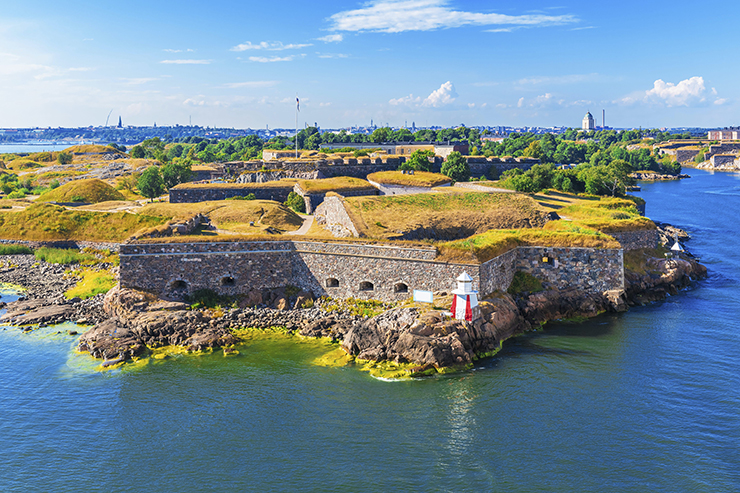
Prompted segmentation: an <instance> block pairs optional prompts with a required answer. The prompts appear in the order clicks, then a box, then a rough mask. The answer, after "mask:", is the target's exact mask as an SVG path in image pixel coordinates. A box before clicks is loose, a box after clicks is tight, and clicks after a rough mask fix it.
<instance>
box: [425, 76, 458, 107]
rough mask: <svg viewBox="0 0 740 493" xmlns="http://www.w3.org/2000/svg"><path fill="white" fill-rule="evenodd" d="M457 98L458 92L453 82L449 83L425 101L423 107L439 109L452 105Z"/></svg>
mask: <svg viewBox="0 0 740 493" xmlns="http://www.w3.org/2000/svg"><path fill="white" fill-rule="evenodd" d="M456 97H457V92H455V86H453V85H452V82H450V81H447V82H445V83H444V84H442V85H441V86H439V89H437V90H436V91H433V92H432V93H431V94H430V95H429V97H427V98H426V99H425V100H424V102H423V103H422V106H432V107H434V108H439V107H440V106H444V105H447V104H450V103H452V102H453V101H455V98H456Z"/></svg>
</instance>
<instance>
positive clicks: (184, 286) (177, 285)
mask: <svg viewBox="0 0 740 493" xmlns="http://www.w3.org/2000/svg"><path fill="white" fill-rule="evenodd" d="M170 289H171V290H172V291H187V290H188V283H186V282H185V281H183V280H181V279H178V280H177V281H172V284H170Z"/></svg>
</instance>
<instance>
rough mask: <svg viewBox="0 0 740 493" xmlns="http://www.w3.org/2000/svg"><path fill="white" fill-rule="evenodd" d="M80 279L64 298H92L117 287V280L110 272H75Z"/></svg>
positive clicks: (91, 270) (84, 270) (86, 270)
mask: <svg viewBox="0 0 740 493" xmlns="http://www.w3.org/2000/svg"><path fill="white" fill-rule="evenodd" d="M75 275H77V276H79V277H80V280H79V281H78V282H77V284H76V285H75V287H73V288H71V289H69V290H67V292H66V293H64V296H65V297H67V299H71V298H82V299H83V300H84V299H87V298H92V297H93V296H95V295H97V294H103V293H107V292H108V291H110V290H111V289H113V287H114V286H115V285H116V278H115V276H114V275H113V273H112V272H110V271H108V270H94V269H83V270H81V271H77V272H75Z"/></svg>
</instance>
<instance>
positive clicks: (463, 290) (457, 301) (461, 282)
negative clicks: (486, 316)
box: [450, 272, 478, 322]
mask: <svg viewBox="0 0 740 493" xmlns="http://www.w3.org/2000/svg"><path fill="white" fill-rule="evenodd" d="M472 287H473V278H472V277H470V276H469V275H468V273H467V272H463V273H462V274H460V277H458V278H457V289H455V290H453V291H452V308H450V311H451V312H452V316H453V317H454V318H456V319H457V320H467V321H468V322H472V321H473V319H475V318H477V308H478V291H473V289H472Z"/></svg>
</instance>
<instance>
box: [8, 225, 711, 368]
mask: <svg viewBox="0 0 740 493" xmlns="http://www.w3.org/2000/svg"><path fill="white" fill-rule="evenodd" d="M671 228H672V227H670V226H669V225H661V232H662V237H663V238H664V241H666V242H667V243H668V245H669V246H670V245H672V244H673V241H674V240H673V238H674V237H675V236H676V235H678V237H679V239H682V238H683V239H688V235H687V234H686V233H685V232H682V231H681V230H678V229H677V228H673V229H671ZM679 233H680V234H679ZM640 258H641V260H642V262H641V264H640V267H639V268H638V269H636V270H627V271H626V272H625V289H624V291H614V292H606V293H602V294H587V295H584V294H583V293H582V292H580V291H578V290H575V289H569V290H557V289H548V286H544V287H545V289H544V290H543V291H540V292H537V293H519V294H517V295H511V294H507V293H496V294H494V295H493V296H491V297H489V298H487V299H485V300H481V303H480V316H479V317H478V318H477V320H475V321H474V322H473V323H469V322H465V321H459V320H453V319H449V318H448V317H446V316H445V315H444V313H443V310H436V309H435V310H432V309H430V308H422V307H421V306H419V305H414V304H407V305H402V306H401V307H397V308H392V309H389V310H386V311H383V312H382V313H380V314H379V315H377V316H374V317H370V318H368V317H364V316H358V315H353V314H352V313H350V312H349V311H346V310H342V309H339V310H338V309H337V306H336V305H335V304H334V302H333V301H331V300H322V299H319V300H314V299H313V297H312V296H310V293H292V296H289V295H288V294H286V293H285V290H272V291H268V292H264V293H252V295H250V296H249V297H248V298H247V299H245V300H243V304H244V305H247V304H249V305H252V304H256V306H253V307H250V306H241V307H240V306H235V307H229V308H223V309H197V310H194V309H190V307H188V306H187V305H186V304H184V303H180V302H170V301H163V300H158V299H156V298H155V297H154V296H152V295H149V294H147V293H142V292H136V291H131V290H126V289H120V288H118V287H116V288H114V289H113V290H111V291H110V292H108V294H107V295H105V297H103V296H101V295H98V296H96V297H94V298H91V299H89V300H84V301H81V300H66V299H65V298H64V296H63V293H64V291H65V290H66V289H68V288H69V287H71V286H72V285H74V279H66V278H65V277H64V275H63V271H64V269H63V268H60V267H57V266H50V265H49V264H45V265H37V266H36V267H32V264H31V263H30V262H32V261H35V262H36V263H38V261H37V260H36V259H34V258H33V256H12V257H0V262H3V265H5V264H7V263H8V262H9V261H10V262H15V264H14V265H15V266H16V267H15V268H10V267H3V268H0V282H8V283H13V284H17V285H18V284H20V285H23V286H24V287H26V288H27V292H26V296H25V298H24V299H20V300H19V301H17V302H14V303H8V304H7V306H5V308H6V309H7V313H6V314H5V315H4V316H3V317H2V318H0V322H5V323H12V324H16V325H23V326H26V327H28V325H31V324H51V323H58V322H60V321H62V320H72V321H77V322H78V323H86V324H90V325H94V327H92V328H91V329H89V330H88V331H87V332H85V333H84V334H83V335H82V336H81V337H80V340H79V350H80V351H85V352H89V353H90V354H91V355H92V356H93V357H95V358H101V359H103V366H110V365H115V364H118V363H122V362H125V361H127V360H130V359H132V358H138V357H142V356H145V355H146V354H147V353H148V351H149V348H156V347H162V346H167V345H176V346H182V347H185V348H187V349H188V350H190V351H202V350H208V349H213V348H223V350H224V352H225V353H228V352H230V351H233V349H232V348H233V345H234V344H236V343H238V342H239V340H238V338H237V337H236V336H235V335H234V334H233V332H232V330H231V329H234V328H258V329H270V328H275V327H280V328H282V330H287V331H289V332H293V333H298V334H300V335H302V336H306V337H326V338H329V339H331V340H332V341H334V342H336V343H338V344H340V346H341V347H342V349H343V350H344V351H346V352H347V353H348V354H349V355H351V356H353V357H355V358H356V359H358V360H371V361H378V362H382V361H393V362H396V363H403V364H407V365H408V366H409V367H410V368H409V373H410V374H412V375H413V374H417V375H418V374H426V373H432V372H436V371H439V370H444V369H448V368H465V367H469V366H470V365H471V364H472V362H473V361H474V360H475V359H477V358H479V357H484V356H489V355H492V354H494V353H495V352H496V351H498V350H499V349H500V348H501V345H502V343H503V342H504V341H505V340H506V339H508V338H510V337H513V336H515V335H518V334H521V333H524V332H526V331H528V330H532V329H533V328H538V327H540V326H541V325H542V324H544V323H546V322H548V321H552V320H563V319H582V318H591V317H595V316H597V315H599V314H601V313H604V312H619V311H625V310H627V309H628V306H631V305H639V304H645V303H649V302H652V301H657V300H660V299H664V298H665V297H666V296H667V295H668V294H675V293H677V292H678V291H679V290H680V289H683V288H685V287H687V286H689V285H690V284H691V283H692V282H693V281H695V280H696V279H699V278H701V277H704V276H706V268H705V267H704V266H702V265H701V264H699V263H698V262H697V261H696V260H695V259H693V258H692V257H691V256H689V255H688V254H677V255H676V256H674V257H672V258H656V257H651V256H644V257H640ZM41 264H43V263H41ZM450 302H451V298H450V297H449V295H448V294H447V293H435V304H436V305H438V306H442V307H444V306H449V304H450ZM304 306H305V307H307V308H301V307H304ZM291 307H292V309H291ZM24 330H30V329H28V328H26V329H24Z"/></svg>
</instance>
